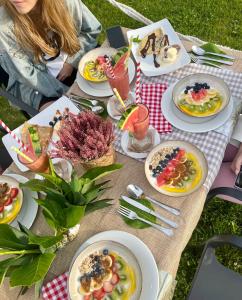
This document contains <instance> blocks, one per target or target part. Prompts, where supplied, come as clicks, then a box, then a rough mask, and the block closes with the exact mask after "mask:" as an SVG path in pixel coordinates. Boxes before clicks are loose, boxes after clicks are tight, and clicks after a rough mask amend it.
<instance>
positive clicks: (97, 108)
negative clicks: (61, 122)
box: [72, 100, 104, 115]
mask: <svg viewBox="0 0 242 300" xmlns="http://www.w3.org/2000/svg"><path fill="white" fill-rule="evenodd" d="M72 101H73V100H72ZM73 102H74V104H75V105H76V106H81V107H85V108H89V109H90V110H91V111H92V112H94V114H96V115H98V114H101V113H102V112H103V111H104V108H103V107H102V106H101V105H97V106H92V105H89V104H86V103H85V104H84V103H81V102H78V101H73Z"/></svg>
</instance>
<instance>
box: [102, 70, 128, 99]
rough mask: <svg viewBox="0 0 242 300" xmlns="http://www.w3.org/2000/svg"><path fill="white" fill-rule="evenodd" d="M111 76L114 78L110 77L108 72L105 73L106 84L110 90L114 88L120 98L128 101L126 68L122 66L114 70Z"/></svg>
mask: <svg viewBox="0 0 242 300" xmlns="http://www.w3.org/2000/svg"><path fill="white" fill-rule="evenodd" d="M113 74H114V77H113V76H112V75H111V73H110V72H107V73H106V76H107V78H108V82H109V84H110V86H111V88H112V90H113V89H114V88H116V89H117V90H118V92H119V95H120V96H121V98H122V99H123V100H124V101H125V100H127V99H128V94H129V90H130V88H129V72H128V68H126V67H125V66H124V65H123V66H122V67H118V68H114V69H113Z"/></svg>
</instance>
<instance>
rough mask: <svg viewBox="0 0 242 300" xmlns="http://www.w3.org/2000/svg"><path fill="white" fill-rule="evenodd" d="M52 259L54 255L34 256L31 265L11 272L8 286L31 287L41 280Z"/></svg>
mask: <svg viewBox="0 0 242 300" xmlns="http://www.w3.org/2000/svg"><path fill="white" fill-rule="evenodd" d="M54 258H55V254H54V253H44V254H40V255H38V256H36V257H35V258H34V259H33V261H32V262H31V263H29V264H27V265H24V266H21V267H19V268H18V269H16V270H14V271H13V272H12V274H11V277H10V286H11V287H14V286H31V285H33V284H34V283H37V282H38V281H40V280H43V279H44V277H45V275H46V274H47V272H48V270H49V268H50V266H51V264H52V262H53V260H54Z"/></svg>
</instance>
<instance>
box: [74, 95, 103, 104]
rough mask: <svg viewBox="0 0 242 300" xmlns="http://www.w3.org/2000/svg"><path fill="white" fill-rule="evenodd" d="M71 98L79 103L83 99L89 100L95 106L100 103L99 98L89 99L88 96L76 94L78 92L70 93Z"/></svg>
mask: <svg viewBox="0 0 242 300" xmlns="http://www.w3.org/2000/svg"><path fill="white" fill-rule="evenodd" d="M70 99H71V100H73V101H77V102H78V103H80V101H82V100H84V101H88V102H90V105H93V106H96V105H98V104H99V101H98V100H95V99H87V98H84V97H81V96H78V95H76V94H71V95H70Z"/></svg>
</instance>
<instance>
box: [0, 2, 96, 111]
mask: <svg viewBox="0 0 242 300" xmlns="http://www.w3.org/2000/svg"><path fill="white" fill-rule="evenodd" d="M1 4H2V6H1V7H0V65H1V67H2V68H3V69H4V70H5V71H6V72H7V73H8V75H9V81H8V87H7V90H8V91H9V92H10V93H12V94H13V95H14V96H15V97H17V98H18V99H21V100H22V101H24V102H26V103H27V104H29V105H31V106H32V107H34V108H37V109H38V108H39V107H40V106H41V105H43V104H44V103H45V102H46V101H49V100H51V99H57V98H58V97H60V96H61V95H62V94H63V93H64V92H65V91H66V90H67V89H68V86H67V85H70V84H71V82H72V81H73V77H74V75H75V70H76V68H77V66H78V62H79V60H80V58H81V57H82V56H83V54H84V53H85V52H87V51H89V50H90V49H92V48H94V47H95V46H96V44H97V42H96V38H97V36H98V34H99V33H100V31H101V25H100V23H99V22H98V21H97V19H96V18H95V17H94V15H93V14H92V13H91V12H90V11H89V10H88V9H87V7H86V6H85V5H84V4H83V3H82V2H81V0H1Z"/></svg>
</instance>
